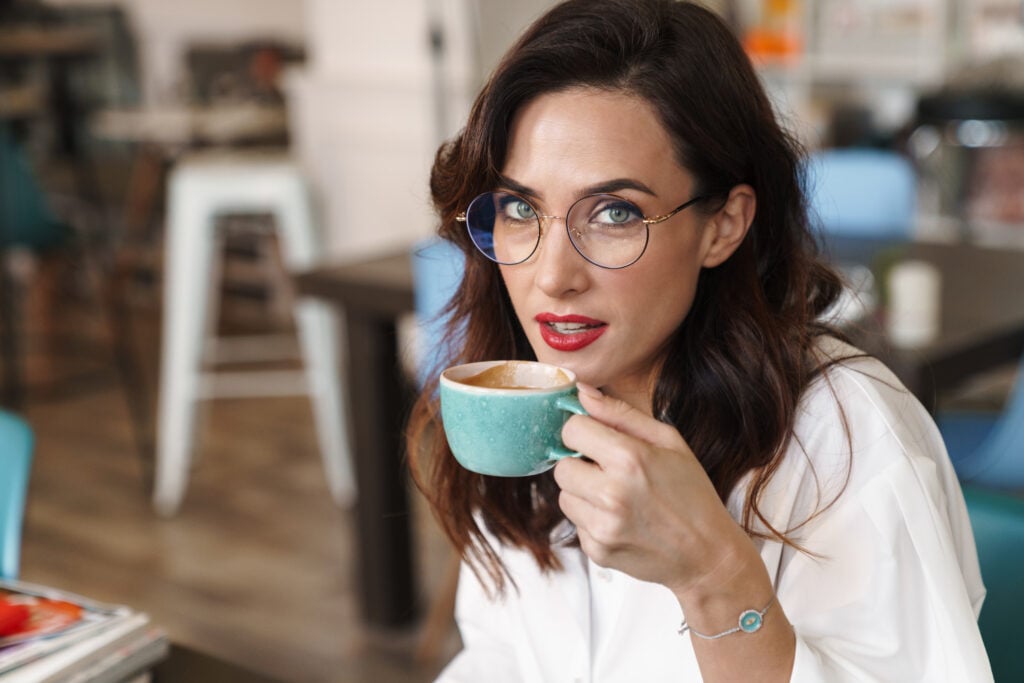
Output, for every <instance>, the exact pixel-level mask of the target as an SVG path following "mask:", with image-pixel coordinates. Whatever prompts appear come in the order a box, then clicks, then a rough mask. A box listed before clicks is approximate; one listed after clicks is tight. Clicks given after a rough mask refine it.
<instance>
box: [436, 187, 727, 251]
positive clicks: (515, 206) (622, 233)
mask: <svg viewBox="0 0 1024 683" xmlns="http://www.w3.org/2000/svg"><path fill="white" fill-rule="evenodd" d="M706 198H707V195H699V196H697V197H694V198H693V199H690V200H689V201H687V202H685V203H683V204H680V205H679V206H677V207H676V208H674V209H672V210H671V211H669V212H668V213H666V214H662V215H661V216H653V217H651V218H648V217H646V216H644V215H643V212H642V211H640V208H639V207H637V205H636V204H634V203H633V202H631V201H629V200H627V199H623V198H622V197H618V196H616V195H613V194H592V195H587V196H586V197H581V198H580V199H578V200H576V201H575V202H574V203H573V205H572V206H570V207H569V211H568V212H567V213H566V214H565V229H566V232H568V233H569V240H570V241H571V242H572V246H573V247H575V249H576V251H577V252H579V254H580V256H582V257H583V258H585V259H586V260H587V261H589V262H591V263H593V264H594V265H595V266H600V267H602V268H608V269H618V268H625V267H626V266H631V265H633V264H634V263H636V262H637V261H638V260H639V259H640V257H641V256H643V255H644V251H646V250H647V242H648V240H649V238H650V231H649V226H651V225H655V224H657V223H661V222H663V221H667V220H668V219H669V218H672V216H675V215H676V214H677V213H679V212H680V211H682V210H683V209H685V208H687V207H688V206H691V205H692V204H695V203H697V202H699V201H700V200H702V199H706ZM544 218H546V219H548V220H553V219H556V218H561V216H545V215H542V214H540V213H538V211H537V210H536V209H535V208H534V207H533V205H532V204H530V202H528V201H526V200H525V199H523V198H522V197H520V196H519V195H516V194H512V193H511V192H503V191H498V192H485V193H483V194H482V195H479V196H478V197H476V198H475V199H474V200H473V201H471V202H470V203H469V208H467V209H466V211H465V212H464V213H460V214H459V215H458V216H456V217H455V219H456V220H457V221H460V222H463V223H465V224H466V229H467V230H468V231H469V237H470V239H472V240H473V244H474V245H476V248H477V249H478V250H479V251H480V253H482V254H483V255H484V256H486V257H487V258H489V259H490V260H492V261H494V262H495V263H498V264H501V265H504V266H513V265H516V264H518V263H522V262H523V261H526V260H527V259H529V258H530V257H531V256H533V253H534V252H535V251H537V245H539V244H540V238H541V234H542V226H541V219H544Z"/></svg>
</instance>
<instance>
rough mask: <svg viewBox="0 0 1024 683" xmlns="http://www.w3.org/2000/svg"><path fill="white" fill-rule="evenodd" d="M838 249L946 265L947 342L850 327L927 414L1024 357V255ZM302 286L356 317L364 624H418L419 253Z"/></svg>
mask: <svg viewBox="0 0 1024 683" xmlns="http://www.w3.org/2000/svg"><path fill="white" fill-rule="evenodd" d="M829 252H830V254H831V256H832V258H833V259H834V260H837V261H839V262H845V263H850V262H853V263H862V264H867V265H871V266H874V267H875V268H882V267H884V265H885V264H886V263H890V262H892V261H894V260H896V259H901V258H915V259H921V260H924V261H928V262H930V263H932V264H934V265H935V266H936V267H937V268H938V269H939V271H940V273H941V275H942V322H941V328H940V333H939V337H938V339H936V340H935V342H933V343H931V344H929V345H927V346H925V347H921V348H917V349H913V350H909V349H898V348H895V347H893V345H892V344H890V343H888V341H887V340H886V339H885V331H884V325H882V324H881V320H880V319H877V318H875V319H869V320H867V321H865V322H864V323H863V324H858V325H854V326H853V327H852V328H851V330H850V333H851V336H853V337H854V341H856V342H857V343H858V344H859V345H860V346H861V347H862V348H864V350H865V351H868V352H870V353H873V354H875V355H877V356H879V357H880V358H881V359H882V360H884V361H885V362H886V363H888V364H889V365H890V367H892V368H893V370H894V371H895V372H896V374H897V375H898V376H899V377H900V379H901V380H902V381H903V382H905V383H906V385H907V387H908V388H909V389H910V390H911V391H913V392H914V394H915V395H917V396H918V397H919V398H920V399H921V400H922V402H923V403H924V404H925V405H926V406H929V407H932V406H934V400H935V396H936V395H937V394H939V393H941V392H943V391H945V390H947V389H949V388H952V387H953V386H955V385H956V384H957V383H958V382H960V381H962V380H963V379H965V378H967V377H968V376H970V375H971V374H972V373H975V372H978V371H979V370H983V369H986V368H990V367H995V366H998V365H1000V364H1002V363H1005V362H1012V361H1014V360H1016V359H1017V358H1018V357H1019V356H1020V355H1021V352H1022V350H1024V252H1021V251H997V250H992V249H983V248H979V247H972V246H964V245H949V244H924V243H912V244H901V245H895V244H893V243H881V242H877V241H874V242H872V241H866V240H859V239H842V240H840V239H835V240H832V241H831V242H830V245H829ZM296 281H297V284H298V288H299V291H300V292H301V293H302V294H305V295H310V296H315V297H320V298H322V299H325V300H327V301H330V302H332V303H333V304H335V305H336V306H337V307H338V308H339V310H341V311H342V312H343V313H344V315H345V317H346V319H347V340H348V341H347V343H348V354H349V357H350V359H351V361H350V363H349V365H348V367H347V369H346V370H345V375H344V377H343V381H344V382H345V383H346V385H347V387H348V394H349V396H351V397H352V398H351V403H352V409H351V416H352V419H353V434H354V458H355V468H356V474H357V480H358V486H359V499H358V504H357V511H356V514H357V516H358V526H359V537H358V540H359V550H358V552H357V553H356V555H357V557H358V558H359V564H360V566H359V570H360V572H359V574H360V580H361V582H362V583H361V588H362V590H361V598H362V608H363V616H364V618H365V619H366V621H367V622H368V623H370V624H371V625H385V626H387V625H391V626H393V625H400V624H404V623H408V621H409V620H411V619H412V618H413V617H414V610H413V606H414V604H415V603H414V596H415V592H414V580H413V567H412V552H411V533H410V526H409V508H408V494H407V491H406V476H405V466H404V463H403V455H402V454H403V453H404V449H403V444H402V442H401V433H402V425H403V422H404V419H405V416H406V412H407V406H408V402H407V396H406V392H405V389H403V387H405V379H404V377H403V375H402V373H401V371H400V368H399V366H398V362H397V348H396V344H395V323H396V320H397V318H398V317H399V316H401V315H403V314H406V313H409V312H410V311H412V310H413V284H412V272H411V264H410V259H409V255H408V253H407V252H405V251H403V252H399V253H394V254H390V255H386V256H382V257H380V258H376V259H372V260H368V261H366V262H362V263H357V264H352V265H343V266H333V267H325V268H322V269H319V270H315V271H312V272H309V273H304V274H301V275H299V276H298V277H297V279H296Z"/></svg>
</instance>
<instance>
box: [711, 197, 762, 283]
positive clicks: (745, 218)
mask: <svg viewBox="0 0 1024 683" xmlns="http://www.w3.org/2000/svg"><path fill="white" fill-rule="evenodd" d="M756 210H757V195H756V194H755V193H754V188H752V187H751V186H750V185H737V186H735V187H734V188H732V190H730V191H729V198H728V199H726V200H725V205H724V206H722V208H721V209H719V210H718V213H716V214H715V215H714V216H712V217H711V220H709V221H708V223H707V225H706V226H705V233H704V240H705V241H704V245H705V246H704V249H705V250H704V260H703V261H702V262H701V265H702V266H704V267H705V268H714V267H715V266H717V265H720V264H721V263H722V262H723V261H725V260H726V259H727V258H729V257H730V256H732V253H733V252H734V251H736V249H737V247H739V246H740V243H741V242H743V238H744V237H746V236H747V231H748V230H749V229H750V224H751V223H752V222H753V221H754V212H755V211H756Z"/></svg>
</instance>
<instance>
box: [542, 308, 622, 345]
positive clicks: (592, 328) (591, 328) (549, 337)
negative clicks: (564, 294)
mask: <svg viewBox="0 0 1024 683" xmlns="http://www.w3.org/2000/svg"><path fill="white" fill-rule="evenodd" d="M534 320H536V321H537V323H538V327H539V328H540V336H541V339H543V340H544V343H545V344H547V345H548V346H550V347H551V348H553V349H555V350H556V351H579V350H580V349H582V348H584V347H586V346H590V345H591V344H593V343H594V342H595V341H597V339H598V337H600V336H601V335H602V334H604V332H605V330H607V329H608V324H607V323H604V322H602V321H600V320H595V319H594V318H588V317H586V316H583V315H555V314H553V313H541V314H539V315H537V316H536V317H535V318H534ZM552 323H562V324H565V323H569V324H576V325H586V326H587V327H586V328H585V329H581V330H575V331H572V332H560V331H558V330H557V329H556V328H555V326H554V325H553V324H552Z"/></svg>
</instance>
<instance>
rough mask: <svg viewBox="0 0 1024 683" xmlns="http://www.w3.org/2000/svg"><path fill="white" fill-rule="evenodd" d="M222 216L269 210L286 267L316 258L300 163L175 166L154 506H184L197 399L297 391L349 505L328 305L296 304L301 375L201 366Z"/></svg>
mask: <svg viewBox="0 0 1024 683" xmlns="http://www.w3.org/2000/svg"><path fill="white" fill-rule="evenodd" d="M224 213H269V214H272V215H273V216H274V218H275V224H276V229H277V233H278V238H279V239H278V242H279V244H280V245H281V250H282V256H283V260H284V263H285V265H286V267H287V268H289V269H290V270H302V269H307V268H310V267H312V266H313V265H314V264H315V261H316V260H317V257H318V256H319V251H320V241H319V239H318V234H317V231H316V229H315V226H314V222H313V216H312V210H311V206H310V198H309V194H308V190H307V187H306V184H305V182H304V180H303V177H302V174H301V172H300V171H299V169H298V167H297V166H296V165H295V164H294V163H293V162H291V161H289V160H288V159H287V158H284V157H278V156H269V155H240V154H237V153H232V154H231V155H226V154H220V155H218V154H203V155H198V154H197V155H193V156H190V157H184V158H182V159H181V160H180V161H179V162H178V163H177V164H176V165H175V167H174V169H173V171H172V173H171V177H170V181H169V191H168V221H167V230H166V238H165V239H166V247H165V248H166V255H165V272H164V312H163V341H162V344H163V348H162V360H161V370H160V372H161V376H160V397H159V409H158V410H159V413H158V435H157V455H156V457H157V462H156V482H155V487H154V493H153V505H154V507H155V508H156V511H157V512H158V513H159V514H161V515H164V516H171V515H173V514H175V513H176V512H177V510H178V508H179V506H180V505H181V501H182V498H183V497H184V495H185V488H186V486H187V485H188V473H189V468H190V466H191V460H192V450H193V444H194V436H195V435H194V431H195V414H196V406H197V403H198V402H199V401H201V400H205V399H211V398H221V397H227V396H230V397H239V396H271V395H276V396H280V395H292V394H297V393H302V394H309V395H310V398H311V399H312V401H313V410H314V417H315V421H316V428H317V436H318V440H319V444H320V452H321V456H322V457H323V463H324V469H325V470H326V475H327V484H328V487H329V489H330V492H331V496H332V497H333V498H334V500H335V501H336V502H337V503H338V504H339V505H343V506H348V505H351V504H352V503H353V501H354V499H355V495H356V490H355V483H354V481H355V480H354V477H353V473H352V464H351V458H350V448H349V437H348V430H347V420H346V412H345V411H346V409H347V404H346V402H345V400H344V399H345V397H344V396H343V395H342V388H341V383H340V381H339V376H338V368H339V365H338V357H337V354H338V327H337V319H336V317H335V314H334V312H333V311H332V310H331V309H330V308H329V307H328V306H327V305H325V304H323V303H321V302H317V301H315V300H309V299H307V300H304V301H300V302H298V304H297V310H296V312H295V317H296V323H297V328H298V336H299V341H300V345H301V350H302V356H303V361H304V365H305V368H304V370H305V372H304V373H302V372H287V371H280V370H274V371H271V370H252V371H248V372H234V373H224V372H222V373H215V372H205V371H203V359H204V354H205V352H206V351H207V348H206V346H207V341H208V340H207V337H208V336H209V337H210V338H211V339H210V341H216V340H215V339H213V337H214V336H215V335H216V326H215V324H213V323H214V321H215V320H216V318H217V310H216V309H217V306H216V300H217V296H216V294H217V293H218V291H219V287H218V285H219V280H220V274H219V266H218V263H219V261H218V260H215V259H214V254H215V253H217V252H218V251H219V249H220V246H221V243H222V236H220V235H218V234H217V230H216V219H217V217H218V216H219V215H221V214H224ZM222 342H223V340H222ZM219 346H223V343H222V344H220V345H219ZM303 375H304V376H303Z"/></svg>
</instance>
